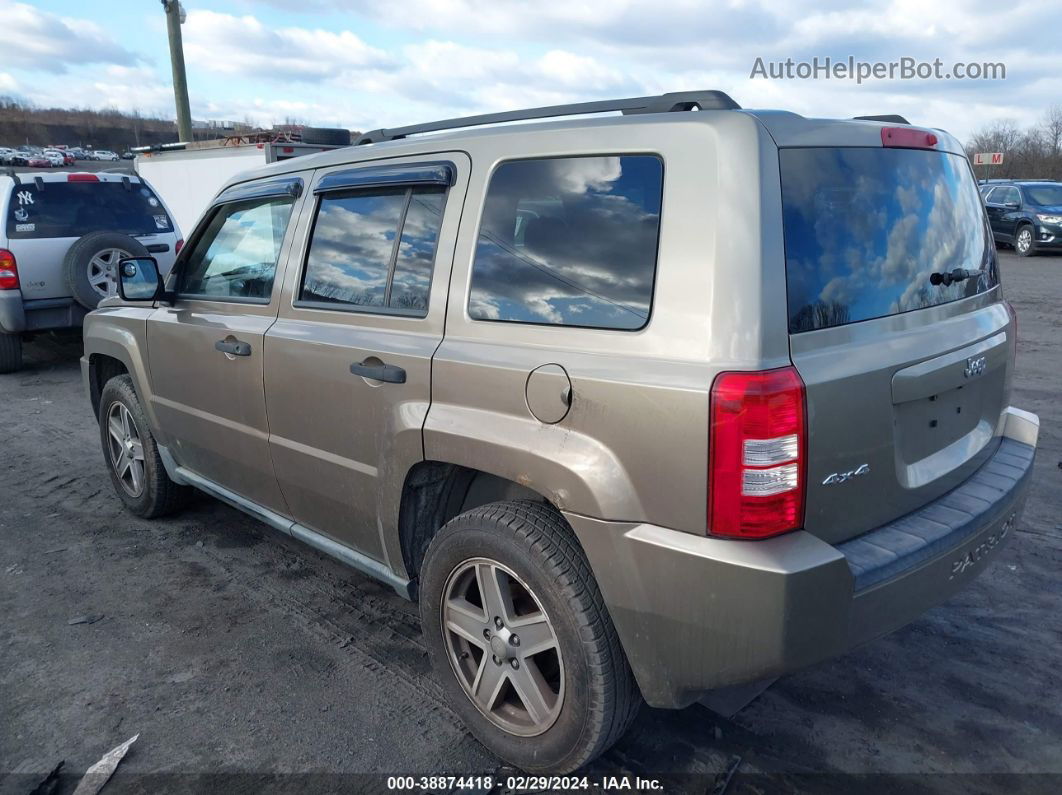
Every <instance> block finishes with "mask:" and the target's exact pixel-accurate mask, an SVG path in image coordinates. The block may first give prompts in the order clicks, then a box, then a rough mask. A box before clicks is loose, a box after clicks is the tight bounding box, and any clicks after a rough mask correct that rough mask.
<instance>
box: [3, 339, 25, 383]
mask: <svg viewBox="0 0 1062 795" xmlns="http://www.w3.org/2000/svg"><path fill="white" fill-rule="evenodd" d="M21 369H22V337H21V336H19V335H18V334H5V333H4V332H2V331H0V373H16V372H18V371H19V370H21Z"/></svg>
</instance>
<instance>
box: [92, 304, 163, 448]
mask: <svg viewBox="0 0 1062 795" xmlns="http://www.w3.org/2000/svg"><path fill="white" fill-rule="evenodd" d="M151 311H152V310H151V309H147V308H144V309H141V308H139V307H138V308H123V309H122V310H121V312H122V313H124V312H130V313H135V314H132V315H131V316H125V315H124V314H120V313H119V312H105V313H96V312H93V313H90V314H89V315H87V316H86V317H85V328H84V345H85V353H84V358H85V361H86V362H87V372H86V376H87V378H86V387H87V389H88V393H89V400H90V401H91V402H92V410H93V412H94V414H95V416H96V417H99V408H100V407H99V400H100V395H102V394H103V387H104V386H105V385H106V384H107V381H108V380H110V379H111V378H113V377H114V376H116V375H122V374H123V373H124V374H127V375H129V377H130V378H132V380H133V388H134V389H135V390H136V393H137V396H138V397H139V398H140V402H141V406H142V408H143V410H144V415H145V416H146V417H147V421H148V425H149V427H150V428H151V431H152V433H156V435H157V429H158V422H157V421H156V418H155V413H154V410H153V407H152V405H151V400H150V394H151V392H150V389H149V388H148V387H149V383H150V382H149V376H148V370H147V362H146V345H145V344H144V341H145V330H146V325H145V323H144V321H145V320H146V318H147V316H148V314H150V313H151Z"/></svg>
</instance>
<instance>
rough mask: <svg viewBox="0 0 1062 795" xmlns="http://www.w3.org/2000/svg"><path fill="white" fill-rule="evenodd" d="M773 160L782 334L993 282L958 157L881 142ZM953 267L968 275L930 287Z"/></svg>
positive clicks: (980, 212) (975, 201) (982, 223)
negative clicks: (781, 253) (780, 231)
mask: <svg viewBox="0 0 1062 795" xmlns="http://www.w3.org/2000/svg"><path fill="white" fill-rule="evenodd" d="M779 158H780V166H781V179H782V211H783V218H784V229H785V260H786V283H787V290H788V300H789V329H790V332H792V333H797V332H801V331H810V330H812V329H819V328H827V327H829V326H838V325H843V324H845V323H855V322H858V321H862V320H869V319H871V318H878V317H884V316H887V315H896V314H899V313H901V312H910V311H912V310H916V309H922V308H925V307H930V306H936V305H938V304H944V303H948V302H949V301H956V300H959V299H961V298H966V297H969V296H972V295H977V294H978V293H982V292H985V291H987V290H990V289H992V288H993V287H995V285H996V284H998V282H999V277H998V274H997V270H996V257H995V247H994V245H993V244H992V237H991V234H989V233H988V229H987V221H986V218H985V213H984V209H983V206H982V203H981V198H980V196H979V194H978V191H977V185H976V183H975V182H974V179H973V176H972V175H971V173H970V168H969V165H968V164H967V161H966V160H965V158H963V157H961V156H959V155H952V154H947V153H944V152H933V151H925V150H917V149H886V148H816V149H782V150H781V151H780V152H779ZM997 193H998V188H997V189H996V191H993V193H992V197H991V198H992V200H993V201H996V200H997ZM955 268H964V269H966V270H970V271H977V272H978V273H977V275H975V276H974V277H973V278H969V279H966V280H964V281H959V282H953V283H951V284H950V285H947V286H945V285H943V284H940V285H933V284H931V283H930V275H931V274H932V273H942V272H944V271H949V272H950V271H953V270H954V269H955Z"/></svg>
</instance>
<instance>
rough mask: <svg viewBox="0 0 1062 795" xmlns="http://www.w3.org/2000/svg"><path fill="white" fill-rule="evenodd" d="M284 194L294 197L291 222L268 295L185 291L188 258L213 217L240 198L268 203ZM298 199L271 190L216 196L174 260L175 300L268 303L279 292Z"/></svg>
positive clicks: (218, 302) (281, 247) (283, 196)
mask: <svg viewBox="0 0 1062 795" xmlns="http://www.w3.org/2000/svg"><path fill="white" fill-rule="evenodd" d="M291 181H293V182H294V181H297V182H299V183H300V184H301V183H302V180H301V179H298V178H296V179H295V180H291ZM285 197H291V200H292V202H291V210H290V211H289V212H288V223H287V226H285V227H284V237H283V238H281V241H280V249H281V250H280V251H278V252H277V258H276V262H275V263H274V264H273V284H272V286H271V287H270V289H269V297H268V298H255V297H252V296H239V295H230V296H224V297H218V296H216V295H212V294H209V293H186V292H182V287H183V286H184V280H185V277H186V276H187V268H188V262H189V261H190V260H191V259H192V254H193V253H194V252H195V250H196V248H197V247H198V246H199V243H200V242H201V241H202V239H203V236H204V235H205V234H206V230H207V229H209V228H210V224H211V223H213V221H214V218H216V217H217V214H218V213H220V212H221V211H222V210H223V209H224V208H225V207H227V206H229V205H231V204H238V203H239V202H256V203H257V202H261V203H265V201H268V200H269V199H280V198H285ZM263 200H265V201H263ZM297 203H298V196H295V195H293V194H290V193H271V194H264V195H261V196H243V197H240V198H238V199H231V200H225V201H218V200H216V199H215V201H214V203H213V204H211V205H210V207H208V208H207V212H206V214H204V215H203V217H202V218H201V219H200V221H199V223H198V224H196V227H195V230H194V231H193V232H192V237H191V239H190V240H189V241H188V244H187V245H186V246H184V248H182V249H181V254H180V259H179V260H178V262H176V263H174V266H173V270H171V271H170V274H171V275H172V276H173V279H174V281H173V298H174V300H175V301H176V300H179V299H182V298H183V299H185V300H187V301H209V302H210V303H215V304H255V305H257V306H269V305H270V304H271V303H272V302H273V297H274V296H275V295H276V288H277V280H276V276H277V271H278V270H279V269H280V258H281V257H282V256H283V253H284V239H285V238H287V236H288V234H289V232H290V231H291V221H292V216H293V215H294V214H295V207H296V204H297Z"/></svg>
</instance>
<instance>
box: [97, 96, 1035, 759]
mask: <svg viewBox="0 0 1062 795" xmlns="http://www.w3.org/2000/svg"><path fill="white" fill-rule="evenodd" d="M609 112H611V115H604V114H608V113H609ZM616 112H619V113H616ZM588 114H601V115H595V116H593V117H590V118H587V115H588ZM566 115H579V116H581V117H582V118H578V119H564V118H562V117H563V116H566ZM547 117H556V118H550V119H548V120H547ZM496 122H524V123H516V124H510V125H504V126H499V125H497V124H494V123H496ZM482 125H491V126H489V127H482ZM477 128H479V129H477ZM447 130H449V131H447ZM428 133H438V134H428ZM119 272H120V273H119V275H120V287H121V297H120V298H116V299H109V300H107V301H105V302H104V303H103V304H101V306H100V308H99V309H98V310H96V311H95V312H93V313H92V314H91V315H89V316H88V318H87V320H86V323H85V357H84V359H83V369H84V375H85V381H86V385H87V389H88V392H89V395H90V396H91V400H92V406H93V409H94V411H96V413H97V416H98V418H99V423H100V438H101V441H102V444H103V449H104V454H105V457H106V460H107V465H108V467H109V470H110V474H111V478H112V480H113V482H114V486H115V490H116V492H117V494H118V496H119V497H120V498H121V499H122V500H123V501H124V502H125V504H126V505H127V506H128V507H129V508H130V510H132V511H133V512H134V513H136V514H138V515H140V516H143V517H146V518H151V517H156V516H160V515H162V514H164V513H167V512H169V511H172V510H174V509H175V508H177V507H178V506H179V505H180V503H181V499H182V497H183V496H184V495H185V494H186V492H187V489H188V488H189V487H195V488H198V489H201V490H202V491H205V492H207V493H208V494H211V495H213V496H215V497H217V498H218V499H221V500H223V501H224V502H227V503H229V504H230V505H233V506H235V507H237V508H239V509H241V510H244V511H246V512H248V513H250V514H252V515H253V516H256V517H258V518H259V519H261V520H262V521H264V522H266V523H267V524H269V525H271V526H273V527H274V528H276V529H277V530H279V531H280V532H282V533H285V534H289V535H291V536H294V537H295V538H299V539H302V540H303V541H305V542H307V543H309V544H311V545H312V546H314V547H316V548H318V549H320V550H322V551H324V552H326V553H328V554H330V555H334V556H335V557H337V558H339V559H340V560H343V561H345V562H347V563H349V564H350V565H352V566H354V567H356V568H358V569H360V570H361V571H363V572H365V573H367V574H369V575H371V576H373V577H376V578H379V579H380V580H383V581H384V582H387V583H389V584H391V585H392V586H393V587H394V588H395V590H396V591H398V592H399V593H400V594H402V595H403V596H405V597H407V598H410V599H419V601H420V605H421V615H422V618H423V628H424V634H425V639H426V642H427V644H428V646H429V648H430V650H431V655H432V658H433V664H434V668H435V672H436V674H437V676H438V677H439V679H440V681H441V683H442V685H443V687H444V688H445V690H446V692H447V694H448V696H449V699H450V702H451V704H452V706H453V708H454V710H455V711H456V712H457V713H458V714H459V715H460V717H461V718H462V719H463V720H464V721H465V722H466V724H467V725H468V727H469V728H470V729H471V731H472V732H473V733H474V734H475V735H476V736H477V737H478V738H479V739H480V740H482V742H483V743H484V744H485V745H487V746H488V747H489V748H490V749H492V750H493V751H495V752H496V753H497V754H498V755H499V756H501V757H503V758H505V759H507V760H509V761H511V762H513V763H515V764H516V765H519V766H520V767H522V768H524V769H527V770H532V771H553V772H558V771H570V770H574V769H576V768H578V767H579V766H580V765H582V764H584V763H585V762H587V761H588V760H590V759H592V758H593V757H594V756H595V755H597V754H599V753H601V752H602V751H603V750H605V749H606V748H608V747H609V746H610V745H611V744H612V743H613V742H615V741H616V740H617V739H618V738H619V737H620V736H621V735H622V734H623V732H624V730H625V729H626V728H627V726H628V725H629V723H630V721H631V720H632V718H633V716H634V714H635V712H636V710H637V709H638V706H639V705H640V704H641V702H642V700H643V699H644V700H645V701H647V702H648V703H649V704H650V705H652V706H654V707H671V708H676V707H683V706H686V705H688V704H691V703H693V702H695V701H698V700H705V699H707V701H708V702H709V703H714V702H713V700H716V699H717V696H718V695H719V694H720V693H724V694H730V696H733V693H734V692H735V691H734V690H733V688H736V687H740V686H745V685H747V684H748V683H757V682H762V681H764V680H770V679H772V678H774V677H777V676H779V675H781V674H783V673H785V672H787V671H791V670H793V669H796V668H799V667H801V666H806V665H809V664H811V663H814V662H817V661H820V660H823V659H825V658H828V657H830V656H833V655H837V654H839V653H841V652H843V651H845V650H846V649H848V648H850V647H852V646H853V645H855V644H857V643H861V642H864V641H867V640H869V639H872V638H874V637H876V636H878V635H881V634H883V633H885V632H889V631H891V630H893V629H895V628H897V627H899V626H901V625H903V624H904V623H906V622H909V621H911V620H912V619H913V618H915V617H916V616H918V615H919V614H920V613H921V612H922V611H924V610H925V609H927V608H928V607H930V606H932V605H934V604H937V603H938V602H940V601H942V600H943V599H945V598H946V597H947V596H948V595H949V594H951V593H952V592H954V591H955V590H956V589H958V588H960V587H962V586H963V585H964V584H965V583H967V582H968V581H969V580H970V579H971V577H973V576H974V575H976V574H977V573H978V572H979V571H981V570H982V569H983V568H984V567H985V565H986V563H987V560H988V559H989V558H991V557H992V556H993V555H995V553H996V551H997V550H998V549H999V548H1000V546H1001V543H1002V542H1003V541H1004V540H1005V539H1006V537H1007V535H1008V533H1009V532H1010V531H1011V529H1012V528H1013V527H1014V523H1015V521H1016V520H1017V517H1018V516H1019V513H1020V511H1021V507H1022V504H1023V500H1024V495H1025V490H1026V488H1027V485H1028V480H1029V474H1030V471H1031V466H1032V461H1033V456H1034V453H1035V447H1036V439H1037V431H1038V422H1037V419H1036V417H1035V416H1034V415H1031V414H1028V413H1026V412H1023V411H1021V410H1019V409H1016V408H1013V407H1012V406H1011V405H1010V403H1009V398H1010V384H1011V377H1012V372H1013V365H1014V344H1015V323H1014V317H1013V313H1012V310H1011V308H1010V306H1009V304H1007V303H1006V302H1005V301H1004V300H1003V298H1002V296H1001V288H1000V284H999V273H998V265H997V261H996V254H995V250H994V247H993V245H992V237H991V233H990V231H989V227H988V223H987V220H986V217H985V211H984V208H983V206H982V203H981V200H980V197H979V196H978V192H977V186H976V183H975V181H974V178H973V176H972V174H971V171H970V167H969V164H968V163H967V160H966V158H965V155H964V153H963V149H962V146H961V145H960V144H959V143H958V142H957V141H956V140H955V139H954V138H952V137H951V136H949V135H947V134H946V133H943V132H941V131H935V130H926V129H921V128H918V127H914V126H911V125H909V124H907V123H906V122H904V121H903V120H902V119H898V118H896V117H878V118H864V119H859V120H824V119H814V120H811V119H805V118H802V117H800V116H797V115H794V114H791V113H776V112H759V111H757V112H751V111H743V110H741V109H740V108H739V107H738V106H737V105H736V104H735V103H734V102H733V100H731V99H730V98H729V97H727V96H726V95H725V94H721V93H719V92H693V93H685V94H669V95H664V96H660V97H644V98H638V99H629V100H617V101H612V102H597V103H589V104H584V105H575V106H564V107H556V108H542V109H536V110H530V111H521V112H512V113H505V114H497V115H490V116H482V117H474V118H468V119H458V120H452V121H447V122H435V123H432V124H425V125H419V126H415V127H408V128H401V129H394V130H380V131H377V132H374V133H370V134H368V135H366V136H364V137H363V139H362V140H361V141H359V142H358V144H357V145H355V146H352V147H348V148H344V149H338V150H335V151H331V152H327V153H323V154H320V155H314V156H309V157H301V158H297V159H293V160H288V161H284V162H281V163H275V164H273V165H271V166H268V167H266V168H263V169H261V170H258V171H255V172H251V173H247V174H244V175H241V176H239V177H237V178H235V179H234V180H232V182H231V183H230V184H229V185H228V186H227V187H226V188H225V189H224V190H223V191H222V192H221V193H220V194H219V195H218V196H217V197H216V199H215V200H214V202H213V203H212V205H211V206H210V207H209V209H208V210H207V212H206V213H205V215H204V216H203V218H202V219H201V220H200V222H199V224H198V226H197V228H196V229H195V231H194V233H193V234H192V235H191V237H190V239H189V242H188V245H187V246H186V247H185V248H184V250H183V251H182V252H181V254H180V256H179V258H178V260H177V262H176V265H175V266H174V269H173V271H172V273H170V274H169V276H167V278H166V279H165V282H163V281H162V280H160V278H159V277H158V275H157V269H156V267H155V263H154V262H153V261H152V260H151V259H150V258H134V259H128V260H123V262H122V263H121V265H120V267H119ZM724 700H725V699H724ZM731 700H733V699H732V698H731ZM912 719H913V720H916V719H917V718H916V717H912Z"/></svg>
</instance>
